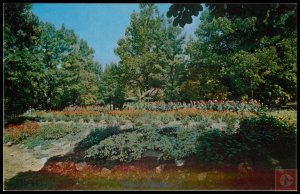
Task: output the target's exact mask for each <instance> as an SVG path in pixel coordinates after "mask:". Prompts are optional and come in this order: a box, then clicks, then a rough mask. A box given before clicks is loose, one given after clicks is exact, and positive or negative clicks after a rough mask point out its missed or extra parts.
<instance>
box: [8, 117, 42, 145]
mask: <svg viewBox="0 0 300 194" xmlns="http://www.w3.org/2000/svg"><path fill="white" fill-rule="evenodd" d="M39 127H40V126H39V124H38V123H37V122H33V121H29V122H25V123H24V124H10V125H8V128H7V129H6V130H5V132H6V134H7V135H6V139H5V141H11V142H13V143H19V142H20V141H22V140H24V139H26V138H27V137H29V136H32V135H33V134H35V133H37V132H38V129H39Z"/></svg>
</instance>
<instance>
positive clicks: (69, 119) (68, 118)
mask: <svg viewBox="0 0 300 194" xmlns="http://www.w3.org/2000/svg"><path fill="white" fill-rule="evenodd" d="M64 120H65V121H66V122H69V121H71V120H72V118H71V117H65V118H64Z"/></svg>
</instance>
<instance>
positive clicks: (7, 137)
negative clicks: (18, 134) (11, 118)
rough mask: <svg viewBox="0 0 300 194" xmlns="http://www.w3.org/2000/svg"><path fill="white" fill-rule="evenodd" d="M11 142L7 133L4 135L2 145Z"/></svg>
mask: <svg viewBox="0 0 300 194" xmlns="http://www.w3.org/2000/svg"><path fill="white" fill-rule="evenodd" d="M10 141H11V138H10V135H9V134H8V133H4V143H8V142H10Z"/></svg>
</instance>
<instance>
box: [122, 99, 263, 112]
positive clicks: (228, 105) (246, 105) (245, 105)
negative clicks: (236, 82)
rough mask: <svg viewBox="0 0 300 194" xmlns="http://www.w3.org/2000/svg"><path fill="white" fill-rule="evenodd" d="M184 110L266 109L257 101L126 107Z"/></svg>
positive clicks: (127, 107)
mask: <svg viewBox="0 0 300 194" xmlns="http://www.w3.org/2000/svg"><path fill="white" fill-rule="evenodd" d="M184 108H193V109H199V110H215V111H222V110H226V111H237V112H261V111H263V110H264V108H263V107H262V106H261V105H260V104H259V103H258V102H256V101H253V100H250V101H248V102H245V101H223V100H209V101H203V100H201V101H191V102H190V103H185V102H169V103H165V102H161V101H158V102H133V103H126V104H125V105H124V109H125V110H151V111H160V112H163V111H170V110H179V109H184Z"/></svg>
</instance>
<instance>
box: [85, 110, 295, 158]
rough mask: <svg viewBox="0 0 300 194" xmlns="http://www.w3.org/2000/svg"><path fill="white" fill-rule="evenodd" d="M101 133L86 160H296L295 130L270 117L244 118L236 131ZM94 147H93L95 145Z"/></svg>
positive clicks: (199, 128)
mask: <svg viewBox="0 0 300 194" xmlns="http://www.w3.org/2000/svg"><path fill="white" fill-rule="evenodd" d="M117 131H118V130H115V131H113V130H110V131H109V132H108V130H103V129H102V130H98V131H97V133H99V134H101V133H105V134H106V135H98V136H101V138H98V139H97V141H90V142H89V146H88V147H90V148H89V149H87V151H86V156H85V157H86V158H106V159H111V160H119V161H131V160H139V159H140V158H141V157H143V155H144V153H145V152H146V151H147V150H155V151H158V152H159V153H160V155H159V156H158V157H159V159H163V160H168V159H174V160H179V159H184V158H186V157H188V156H191V155H195V154H197V155H198V158H199V160H200V161H201V162H210V163H214V162H216V163H218V162H221V161H228V162H239V161H243V160H247V161H258V160H265V159H266V158H267V157H275V158H279V157H280V158H282V157H285V158H289V159H291V158H293V157H294V154H295V141H296V139H295V138H296V129H295V128H293V127H289V126H287V125H286V124H285V123H283V122H281V121H279V120H278V119H277V118H275V117H271V116H266V115H262V116H258V117H254V118H246V119H243V120H242V121H241V123H240V128H239V129H238V130H237V131H235V132H230V131H222V130H220V129H208V128H205V126H204V125H203V126H197V127H196V128H176V127H173V128H172V127H168V128H155V127H153V126H152V125H146V124H145V125H143V126H142V127H140V128H135V129H133V130H131V131H129V132H125V133H121V134H119V132H117ZM92 145H93V146H92Z"/></svg>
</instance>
